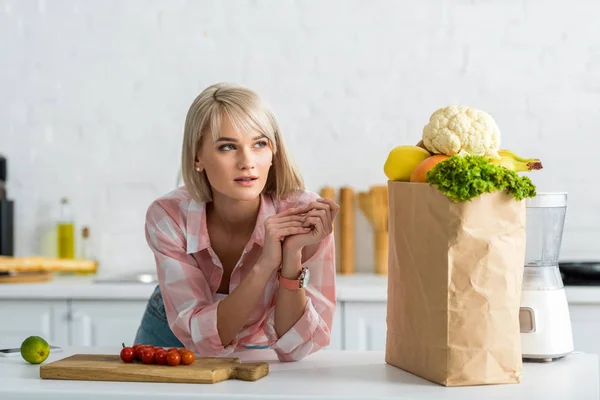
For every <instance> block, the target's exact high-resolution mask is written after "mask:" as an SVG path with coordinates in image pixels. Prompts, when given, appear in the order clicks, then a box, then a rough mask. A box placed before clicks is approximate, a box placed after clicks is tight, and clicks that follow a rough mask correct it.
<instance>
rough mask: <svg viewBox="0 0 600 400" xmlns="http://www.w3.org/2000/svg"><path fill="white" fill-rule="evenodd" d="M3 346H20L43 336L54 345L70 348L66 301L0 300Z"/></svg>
mask: <svg viewBox="0 0 600 400" xmlns="http://www.w3.org/2000/svg"><path fill="white" fill-rule="evenodd" d="M0 321H1V322H0V347H2V348H16V347H20V346H21V343H22V342H23V339H24V338H26V337H28V336H41V337H43V338H45V339H46V340H47V341H48V342H49V343H50V344H52V345H57V346H68V345H69V344H70V343H69V338H68V307H67V302H66V301H60V300H55V301H47V300H0Z"/></svg>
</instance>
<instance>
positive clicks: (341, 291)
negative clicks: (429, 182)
mask: <svg viewBox="0 0 600 400" xmlns="http://www.w3.org/2000/svg"><path fill="white" fill-rule="evenodd" d="M155 286H156V285H155V284H145V283H95V282H94V277H90V276H56V277H55V278H54V279H53V280H52V281H50V282H45V283H31V284H27V283H19V284H0V299H23V300H24V299H80V300H98V299H105V300H146V299H148V297H150V294H151V293H152V291H153V290H154V288H155ZM336 292H337V298H338V300H339V301H361V302H364V301H367V302H370V301H373V302H385V301H386V300H387V278H386V277H385V276H378V275H374V274H366V273H359V274H353V275H338V276H337V282H336ZM566 292H567V299H568V301H569V303H570V304H600V286H595V287H594V286H586V287H583V286H567V287H566Z"/></svg>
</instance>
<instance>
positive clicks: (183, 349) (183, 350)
mask: <svg viewBox="0 0 600 400" xmlns="http://www.w3.org/2000/svg"><path fill="white" fill-rule="evenodd" d="M186 351H188V349H186V348H185V347H183V348H181V349H177V352H178V353H179V355H183V353H185V352H186Z"/></svg>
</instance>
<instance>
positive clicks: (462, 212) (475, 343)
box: [385, 181, 526, 386]
mask: <svg viewBox="0 0 600 400" xmlns="http://www.w3.org/2000/svg"><path fill="white" fill-rule="evenodd" d="M388 193H389V194H388V196H389V267H388V269H389V271H388V303H387V338H386V354H385V360H386V362H387V363H388V364H391V365H393V366H396V367H398V368H401V369H403V370H405V371H408V372H411V373H413V374H415V375H418V376H420V377H422V378H425V379H427V380H430V381H432V382H436V383H439V384H441V385H444V386H466V385H483V384H501V383H518V382H520V380H521V373H522V366H523V365H522V356H521V339H520V326H519V308H520V300H521V284H522V280H523V264H524V262H525V215H526V214H525V202H524V201H516V200H515V199H514V198H513V197H512V196H510V195H508V194H506V193H505V192H496V193H491V194H484V195H481V196H479V197H477V198H475V199H473V200H471V201H467V202H462V203H454V202H452V201H451V200H450V199H448V198H447V197H446V196H445V195H444V194H442V193H441V192H439V191H438V190H437V188H436V187H435V186H433V185H429V184H425V183H409V182H392V181H390V182H389V183H388Z"/></svg>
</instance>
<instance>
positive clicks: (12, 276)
mask: <svg viewBox="0 0 600 400" xmlns="http://www.w3.org/2000/svg"><path fill="white" fill-rule="evenodd" d="M52 277H53V276H52V274H51V273H50V272H16V273H0V284H2V283H34V282H48V281H51V280H52Z"/></svg>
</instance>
